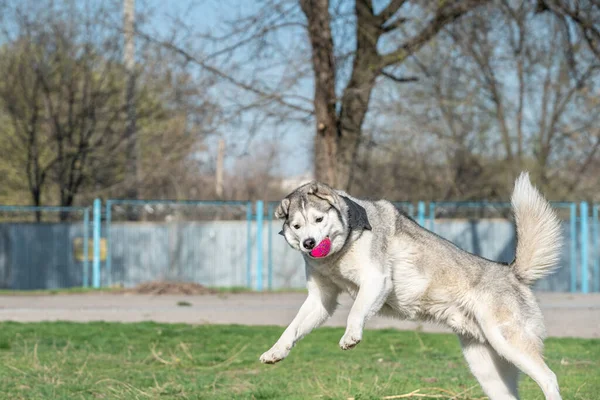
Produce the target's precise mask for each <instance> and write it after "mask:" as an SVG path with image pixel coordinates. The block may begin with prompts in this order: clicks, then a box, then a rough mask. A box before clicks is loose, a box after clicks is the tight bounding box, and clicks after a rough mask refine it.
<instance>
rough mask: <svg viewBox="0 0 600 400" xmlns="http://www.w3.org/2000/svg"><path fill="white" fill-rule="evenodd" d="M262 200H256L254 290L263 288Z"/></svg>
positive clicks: (260, 290)
mask: <svg viewBox="0 0 600 400" xmlns="http://www.w3.org/2000/svg"><path fill="white" fill-rule="evenodd" d="M263 216H264V211H263V202H262V200H258V201H257V202H256V252H257V254H256V290H258V291H259V292H262V289H263Z"/></svg>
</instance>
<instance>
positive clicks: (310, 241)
mask: <svg viewBox="0 0 600 400" xmlns="http://www.w3.org/2000/svg"><path fill="white" fill-rule="evenodd" d="M315 244H316V242H315V239H313V238H308V239H306V240H305V241H304V243H303V245H304V248H305V249H306V250H312V249H313V248H314V247H315Z"/></svg>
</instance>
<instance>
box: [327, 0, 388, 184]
mask: <svg viewBox="0 0 600 400" xmlns="http://www.w3.org/2000/svg"><path fill="white" fill-rule="evenodd" d="M356 17H357V21H356V53H355V56H354V63H353V65H352V75H351V76H350V81H349V82H348V86H346V89H345V90H344V94H343V95H342V106H341V110H340V116H339V125H338V127H339V139H338V154H337V159H336V167H337V182H336V185H337V187H338V188H340V189H344V190H348V191H349V190H351V188H352V181H353V176H354V170H355V168H356V158H357V155H358V148H359V145H360V138H361V129H362V125H363V122H364V120H365V116H366V114H367V111H368V110H369V101H370V99H371V93H372V91H373V88H374V87H375V80H376V79H377V76H378V75H379V73H380V72H381V71H380V67H379V66H380V63H381V59H380V56H379V53H378V52H377V42H378V41H379V37H380V36H381V33H382V31H381V29H380V26H379V24H378V23H377V20H376V18H377V17H376V16H375V15H374V14H373V9H372V5H371V3H370V2H366V1H365V2H363V1H356Z"/></svg>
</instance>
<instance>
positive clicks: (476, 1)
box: [380, 0, 489, 68]
mask: <svg viewBox="0 0 600 400" xmlns="http://www.w3.org/2000/svg"><path fill="white" fill-rule="evenodd" d="M488 2H489V0H462V1H461V0H456V1H448V2H447V3H445V4H444V5H443V6H441V7H440V8H439V9H438V10H437V12H436V15H435V17H434V18H433V20H431V21H430V22H429V23H428V24H427V26H426V27H425V28H424V29H423V30H422V31H421V32H420V33H419V34H417V35H416V36H414V37H413V38H412V39H410V40H409V41H408V42H405V43H404V44H402V45H401V46H400V47H399V48H398V49H397V50H396V51H393V52H391V53H388V54H384V55H382V56H381V65H380V68H383V67H386V66H389V65H393V64H396V63H399V62H402V61H404V60H405V59H406V58H407V57H408V56H410V55H411V54H413V53H415V52H416V51H417V50H419V49H420V48H421V47H422V46H423V45H424V44H425V43H427V42H428V41H429V40H431V39H432V38H433V37H434V36H435V35H437V34H438V33H439V32H440V31H441V30H442V29H443V28H444V27H445V26H446V25H447V24H449V23H451V22H453V21H455V20H457V19H458V18H460V17H461V16H463V15H464V14H466V13H467V12H469V11H471V10H473V9H474V8H476V7H478V6H480V5H482V4H485V3H488Z"/></svg>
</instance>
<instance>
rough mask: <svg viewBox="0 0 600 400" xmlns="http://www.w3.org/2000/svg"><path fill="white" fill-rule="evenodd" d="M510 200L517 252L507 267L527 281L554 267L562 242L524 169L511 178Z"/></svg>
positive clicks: (547, 206)
mask: <svg viewBox="0 0 600 400" xmlns="http://www.w3.org/2000/svg"><path fill="white" fill-rule="evenodd" d="M511 202H512V208H513V212H514V214H515V222H516V225H517V252H516V257H515V260H514V261H513V262H512V264H511V267H512V269H513V271H514V273H515V275H516V276H517V278H518V279H519V280H520V281H521V282H523V283H524V284H526V285H531V284H532V283H534V282H535V281H537V280H538V279H540V278H543V277H544V276H546V275H549V274H551V273H552V272H554V270H555V269H556V264H557V263H558V261H559V259H560V249H561V246H562V235H561V226H560V221H559V220H558V218H557V216H556V214H555V213H554V211H553V210H552V208H551V207H550V204H549V203H548V201H547V200H546V199H544V197H543V196H542V195H541V194H540V192H538V190H537V189H536V188H535V187H533V186H532V185H531V182H530V181H529V173H527V172H523V173H521V175H520V176H519V177H518V178H517V180H516V181H515V188H514V191H513V194H512V198H511Z"/></svg>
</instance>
